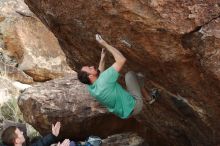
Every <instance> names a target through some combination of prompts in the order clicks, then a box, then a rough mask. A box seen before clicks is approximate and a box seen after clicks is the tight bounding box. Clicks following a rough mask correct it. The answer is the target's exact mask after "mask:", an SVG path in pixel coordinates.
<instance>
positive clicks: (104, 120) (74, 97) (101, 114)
mask: <svg viewBox="0 0 220 146" xmlns="http://www.w3.org/2000/svg"><path fill="white" fill-rule="evenodd" d="M18 104H19V107H20V109H21V111H22V112H23V115H24V119H25V121H27V122H28V123H30V124H31V125H32V126H33V127H34V128H36V129H37V130H38V131H39V132H40V133H41V134H42V135H44V134H47V133H49V132H50V131H51V124H52V123H55V122H56V121H60V122H61V124H62V128H61V132H60V136H61V137H62V138H73V139H75V140H77V139H78V140H84V139H85V138H86V137H88V136H90V135H98V136H100V137H107V136H109V135H112V134H115V133H120V132H123V131H128V130H129V131H131V130H134V129H138V126H139V125H138V124H137V122H136V120H134V119H128V120H121V119H119V118H118V117H116V116H114V115H112V114H110V113H109V112H107V110H106V109H105V108H103V107H101V106H100V105H99V104H97V102H96V101H95V100H94V98H92V97H91V96H89V93H88V91H87V89H86V87H85V85H82V84H81V83H80V82H78V80H77V77H76V75H75V76H72V77H65V78H62V79H56V80H52V81H48V82H45V83H40V84H37V85H34V86H33V87H32V88H28V89H26V91H25V92H24V93H22V95H21V96H20V97H19V100H18Z"/></svg>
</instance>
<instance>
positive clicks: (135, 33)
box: [25, 0, 220, 146]
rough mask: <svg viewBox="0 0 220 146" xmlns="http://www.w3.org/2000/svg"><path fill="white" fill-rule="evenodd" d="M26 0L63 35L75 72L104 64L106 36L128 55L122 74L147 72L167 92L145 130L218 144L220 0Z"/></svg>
mask: <svg viewBox="0 0 220 146" xmlns="http://www.w3.org/2000/svg"><path fill="white" fill-rule="evenodd" d="M25 2H26V3H27V4H28V6H29V8H30V9H31V10H32V11H33V12H34V13H35V14H36V15H37V16H38V17H39V18H40V19H41V21H42V22H43V23H44V24H46V25H47V27H49V28H50V29H51V30H52V31H53V33H54V34H55V36H56V37H57V38H58V40H59V43H60V44H61V46H62V49H63V50H64V53H65V54H66V56H67V59H68V61H69V64H70V65H71V67H72V68H74V69H76V70H77V69H79V68H80V66H81V65H83V64H88V63H89V64H95V65H97V64H98V61H99V54H100V50H101V49H100V48H99V47H98V45H97V43H96V42H95V40H94V35H95V34H96V33H100V34H102V36H103V37H104V39H106V40H107V42H109V43H110V44H112V45H113V46H115V47H116V48H118V49H119V50H120V51H121V52H122V53H123V54H124V55H125V56H126V58H127V60H128V62H127V65H126V67H125V68H124V70H123V72H125V71H127V70H135V71H140V72H143V73H144V74H145V75H146V83H148V86H147V87H148V89H150V88H152V87H157V88H161V90H162V91H161V92H162V93H161V94H162V98H161V99H160V100H159V101H158V102H157V103H155V104H154V105H153V106H148V105H146V106H145V108H144V110H143V112H142V114H141V115H140V116H139V117H137V119H138V121H139V122H140V123H141V125H142V126H144V127H145V128H147V127H148V128H149V127H150V129H152V130H153V131H156V133H158V134H160V137H161V138H164V139H166V140H167V141H168V143H172V144H173V145H183V146H184V145H205V146H208V145H210V146H213V145H218V144H220V132H219V131H220V126H219V122H220V106H219V105H220V103H219V96H220V86H219V85H220V73H219V72H220V61H219V58H220V36H219V29H220V28H219V26H220V18H219V16H220V4H219V2H218V1H214V0H213V1H208V0H207V1H201V0H194V1H186V0H180V1H179V0H173V1H170V0H150V1H149V0H137V1H134V0H117V1H115V0H103V1H97V0H90V1H87V0H77V1H70V0H56V1H52V0H47V1H45V0H38V1H36V0H25ZM107 62H108V64H110V63H112V58H108V61H107ZM147 81H149V82H147ZM146 137H151V138H152V139H154V138H156V135H155V134H152V135H151V134H149V135H146ZM157 138H158V137H157ZM157 140H159V139H157ZM165 143H166V142H164V144H163V145H165Z"/></svg>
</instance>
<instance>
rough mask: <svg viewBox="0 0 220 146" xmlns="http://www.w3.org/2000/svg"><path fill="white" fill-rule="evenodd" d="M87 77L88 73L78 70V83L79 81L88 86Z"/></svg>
mask: <svg viewBox="0 0 220 146" xmlns="http://www.w3.org/2000/svg"><path fill="white" fill-rule="evenodd" d="M88 76H89V75H88V73H87V72H85V71H81V70H80V71H79V72H78V73H77V77H78V79H79V81H80V82H81V83H84V84H88V85H90V84H91V82H90V80H89V77H88Z"/></svg>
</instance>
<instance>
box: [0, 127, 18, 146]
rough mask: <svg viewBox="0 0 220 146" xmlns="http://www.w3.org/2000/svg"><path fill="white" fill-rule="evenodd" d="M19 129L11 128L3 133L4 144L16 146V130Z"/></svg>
mask: <svg viewBox="0 0 220 146" xmlns="http://www.w3.org/2000/svg"><path fill="white" fill-rule="evenodd" d="M16 129H17V127H16V126H10V127H8V128H6V129H5V130H4V131H3V133H2V142H3V144H5V145H7V146H14V143H15V139H16V138H17V134H16V133H15V130H16Z"/></svg>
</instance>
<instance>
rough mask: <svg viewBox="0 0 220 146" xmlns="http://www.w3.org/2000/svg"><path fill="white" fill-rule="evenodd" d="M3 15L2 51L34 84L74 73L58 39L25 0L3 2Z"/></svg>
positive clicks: (0, 40)
mask: <svg viewBox="0 0 220 146" xmlns="http://www.w3.org/2000/svg"><path fill="white" fill-rule="evenodd" d="M0 13H1V15H2V16H0V17H1V18H2V19H1V21H2V22H0V28H1V30H0V31H1V32H0V47H1V48H2V49H3V50H4V52H5V53H7V54H8V56H10V57H11V58H14V59H16V61H17V63H18V68H19V69H20V70H23V71H24V72H25V73H26V74H28V75H30V76H31V77H32V78H33V79H34V81H46V80H51V79H54V78H58V77H62V76H65V75H66V74H69V73H73V71H72V70H71V69H70V68H69V66H68V65H67V63H66V57H65V55H64V53H63V51H62V49H61V48H60V45H59V43H58V41H57V39H56V37H55V36H54V35H53V34H52V33H51V32H50V31H49V30H48V29H47V28H46V27H45V26H44V25H43V24H42V22H40V20H39V19H38V18H37V17H36V16H35V15H34V14H33V13H32V12H31V11H30V10H29V9H28V7H27V5H26V4H25V3H24V1H23V0H2V1H1V2H0ZM3 18H4V19H3Z"/></svg>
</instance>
